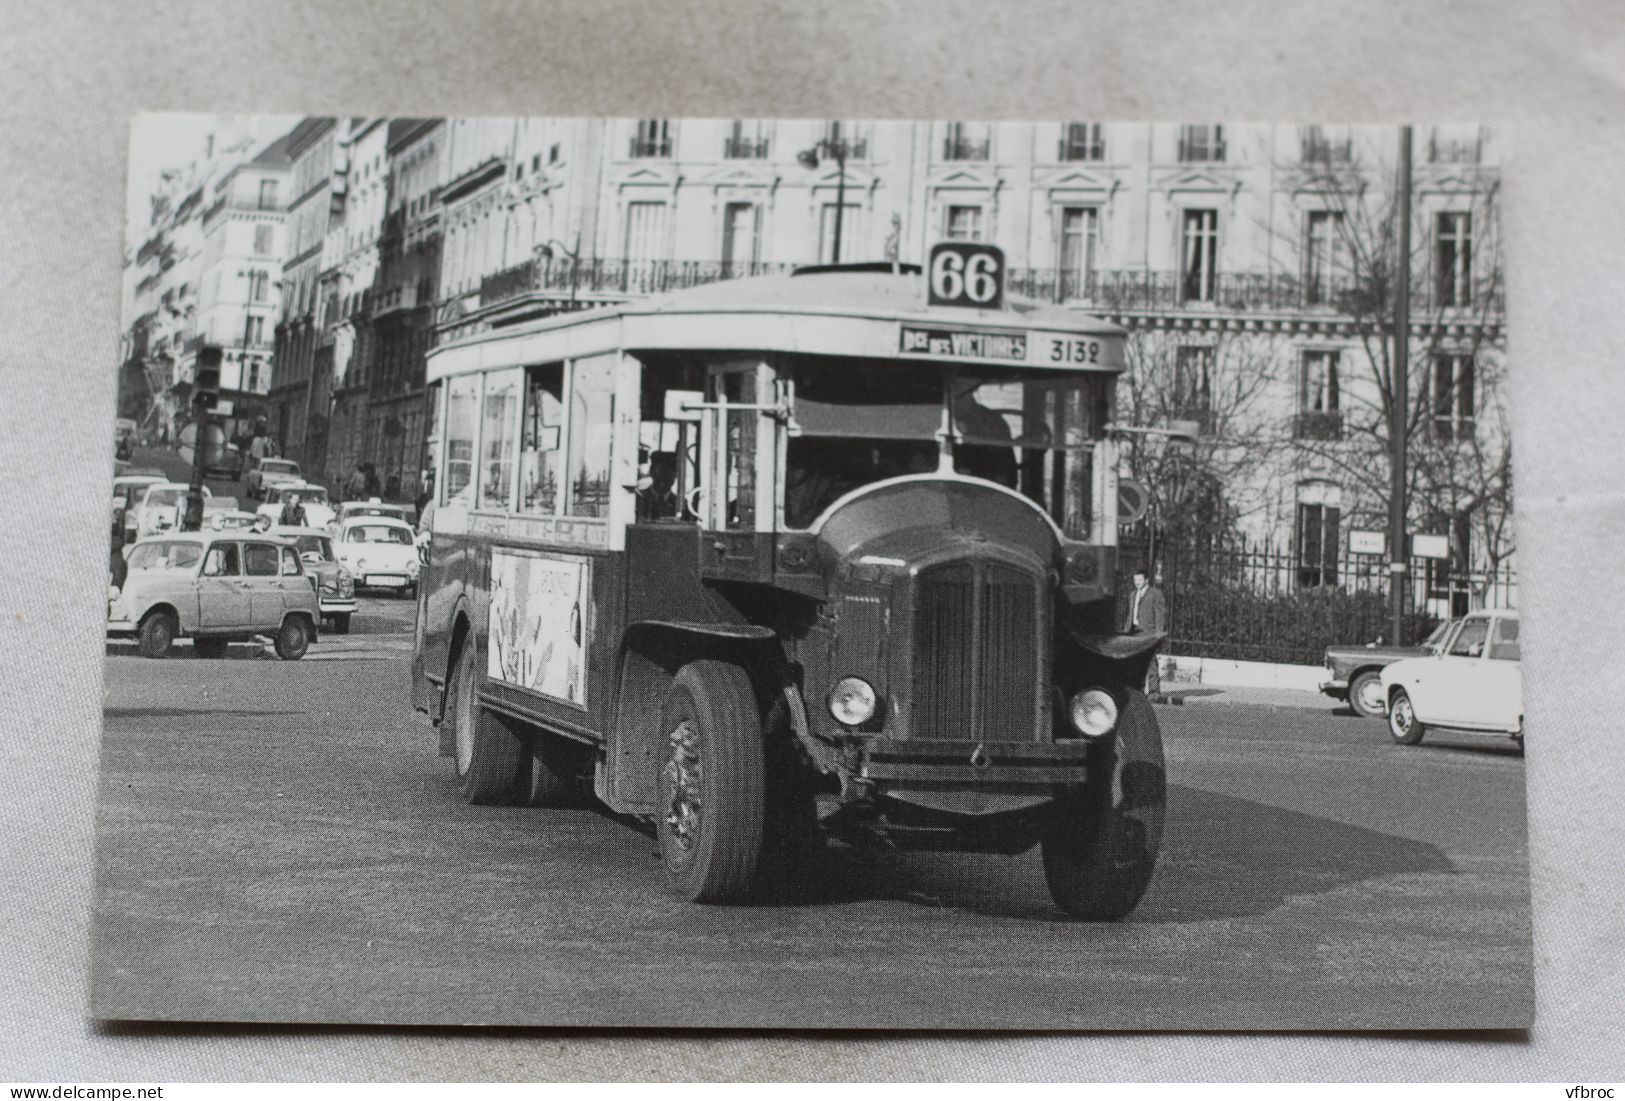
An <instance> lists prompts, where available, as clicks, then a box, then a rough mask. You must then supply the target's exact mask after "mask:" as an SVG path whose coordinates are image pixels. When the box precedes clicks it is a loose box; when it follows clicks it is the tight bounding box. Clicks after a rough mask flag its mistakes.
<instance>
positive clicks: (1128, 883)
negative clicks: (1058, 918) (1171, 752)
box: [1043, 689, 1168, 921]
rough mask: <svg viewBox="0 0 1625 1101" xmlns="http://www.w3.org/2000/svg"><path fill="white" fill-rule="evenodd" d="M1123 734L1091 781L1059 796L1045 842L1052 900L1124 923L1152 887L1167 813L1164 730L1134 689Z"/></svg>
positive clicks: (1106, 743) (1098, 755)
mask: <svg viewBox="0 0 1625 1101" xmlns="http://www.w3.org/2000/svg"><path fill="white" fill-rule="evenodd" d="M1125 695H1126V699H1125V700H1124V701H1123V707H1122V710H1121V712H1120V716H1119V718H1118V721H1117V731H1116V733H1115V735H1113V736H1112V737H1111V738H1109V739H1102V743H1101V744H1099V745H1097V746H1096V747H1095V748H1094V752H1092V753H1091V754H1090V758H1089V764H1090V770H1089V779H1088V780H1087V781H1086V782H1085V783H1084V784H1082V785H1078V786H1069V787H1067V788H1064V789H1062V790H1061V792H1060V793H1059V794H1058V796H1057V798H1056V800H1055V805H1054V808H1053V813H1054V817H1053V819H1052V820H1051V822H1050V825H1049V827H1048V829H1047V830H1046V831H1045V834H1044V837H1043V852H1044V878H1045V880H1046V882H1047V883H1048V884H1049V891H1050V897H1051V898H1053V899H1054V900H1055V904H1056V905H1057V906H1059V907H1060V908H1061V910H1062V911H1063V912H1064V913H1065V914H1067V916H1069V917H1074V918H1081V919H1083V920H1087V921H1120V920H1121V919H1123V918H1125V917H1127V916H1128V915H1129V914H1130V913H1132V912H1133V911H1134V908H1135V907H1136V906H1137V905H1139V902H1140V897H1141V896H1142V895H1144V894H1145V889H1146V887H1148V886H1149V885H1150V883H1151V874H1152V872H1153V871H1154V870H1155V868H1156V864H1157V851H1158V850H1159V849H1160V848H1161V847H1162V824H1163V817H1164V814H1165V812H1166V809H1167V802H1168V793H1167V772H1166V768H1165V765H1164V761H1163V750H1162V731H1161V730H1160V729H1159V727H1158V725H1157V716H1156V713H1155V712H1153V711H1152V709H1151V704H1150V702H1149V701H1147V700H1146V698H1145V696H1144V694H1143V693H1140V692H1137V691H1134V690H1132V689H1130V690H1128V691H1127V692H1126V693H1125Z"/></svg>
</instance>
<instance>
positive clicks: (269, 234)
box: [254, 226, 276, 256]
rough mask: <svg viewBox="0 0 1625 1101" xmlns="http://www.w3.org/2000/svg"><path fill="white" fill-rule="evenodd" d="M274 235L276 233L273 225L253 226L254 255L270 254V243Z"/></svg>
mask: <svg viewBox="0 0 1625 1101" xmlns="http://www.w3.org/2000/svg"><path fill="white" fill-rule="evenodd" d="M275 235H276V227H275V226H255V227H254V255H255V256H269V255H271V243H272V241H273V239H274V238H275Z"/></svg>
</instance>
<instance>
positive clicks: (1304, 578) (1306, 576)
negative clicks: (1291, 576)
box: [1296, 501, 1342, 587]
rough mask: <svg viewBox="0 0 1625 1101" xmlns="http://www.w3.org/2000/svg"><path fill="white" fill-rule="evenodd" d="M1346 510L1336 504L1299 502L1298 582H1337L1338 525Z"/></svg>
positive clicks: (1318, 583) (1331, 583) (1314, 583)
mask: <svg viewBox="0 0 1625 1101" xmlns="http://www.w3.org/2000/svg"><path fill="white" fill-rule="evenodd" d="M1341 519H1342V510H1341V509H1339V508H1337V507H1336V506H1334V505H1326V504H1307V503H1305V502H1302V501H1300V502H1299V503H1298V523H1297V531H1296V537H1297V545H1298V584H1299V585H1302V586H1305V587H1312V586H1317V585H1335V584H1337V548H1338V525H1339V522H1340V521H1341Z"/></svg>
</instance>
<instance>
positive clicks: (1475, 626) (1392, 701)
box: [1382, 611, 1523, 749]
mask: <svg viewBox="0 0 1625 1101" xmlns="http://www.w3.org/2000/svg"><path fill="white" fill-rule="evenodd" d="M1520 658H1521V655H1520V653H1519V651H1518V613H1517V612H1511V611H1483V612H1474V613H1472V614H1471V615H1468V616H1466V617H1464V618H1462V619H1460V620H1458V621H1457V622H1456V623H1455V624H1454V625H1453V626H1452V627H1451V629H1450V631H1449V632H1448V633H1447V634H1446V635H1445V636H1444V639H1443V642H1442V644H1441V645H1440V647H1439V650H1438V652H1437V653H1435V654H1432V655H1430V656H1428V657H1420V658H1406V659H1405V660H1404V661H1396V662H1395V663H1394V664H1392V665H1390V666H1388V667H1387V668H1386V669H1384V670H1383V671H1382V691H1383V698H1384V699H1386V700H1387V701H1388V733H1389V734H1390V735H1391V736H1392V737H1393V739H1394V741H1396V742H1398V743H1399V744H1401V745H1416V744H1417V743H1419V742H1420V741H1421V740H1422V738H1423V736H1424V735H1425V734H1426V732H1427V731H1428V730H1430V729H1432V728H1433V727H1442V728H1448V729H1450V730H1454V731H1462V732H1465V733H1472V734H1485V735H1493V736H1498V737H1503V738H1510V739H1512V741H1513V742H1515V743H1516V744H1517V746H1518V748H1519V749H1522V748H1523V670H1522V666H1521V664H1520Z"/></svg>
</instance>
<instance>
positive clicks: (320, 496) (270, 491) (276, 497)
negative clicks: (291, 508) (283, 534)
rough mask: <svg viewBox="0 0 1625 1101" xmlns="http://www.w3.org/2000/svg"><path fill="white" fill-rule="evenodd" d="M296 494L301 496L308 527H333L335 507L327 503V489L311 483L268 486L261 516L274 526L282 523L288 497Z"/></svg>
mask: <svg viewBox="0 0 1625 1101" xmlns="http://www.w3.org/2000/svg"><path fill="white" fill-rule="evenodd" d="M295 493H297V494H299V505H300V507H301V508H303V509H304V510H305V525H306V526H307V527H313V528H331V527H332V526H333V506H332V505H330V504H328V503H327V487H326V486H319V485H312V484H311V483H309V482H278V483H276V484H274V485H270V486H267V487H266V490H265V501H264V503H263V504H261V505H260V507H259V514H260V515H261V516H269V517H270V518H271V523H272V524H280V523H282V507H283V506H284V505H286V504H287V503H288V497H289V496H290V495H292V494H295Z"/></svg>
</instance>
